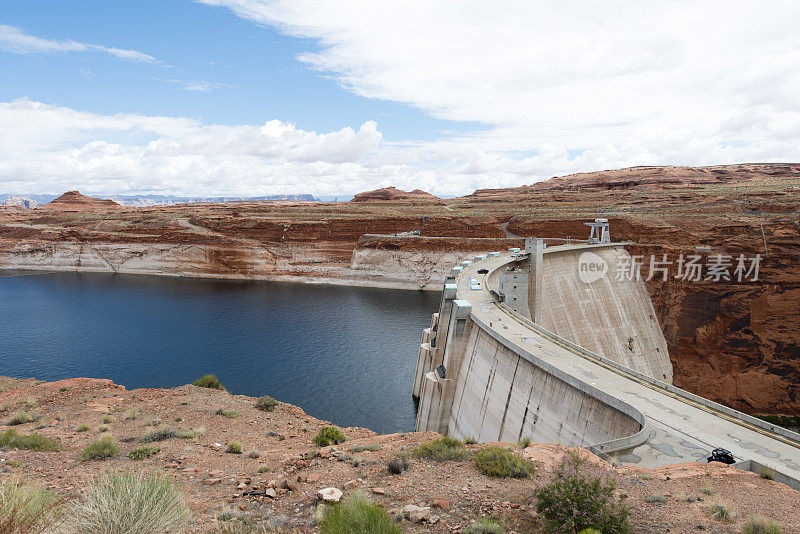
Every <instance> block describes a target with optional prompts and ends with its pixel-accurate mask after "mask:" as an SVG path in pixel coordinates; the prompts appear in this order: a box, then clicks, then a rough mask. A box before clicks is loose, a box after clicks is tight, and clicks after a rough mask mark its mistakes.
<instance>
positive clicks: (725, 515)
mask: <svg viewBox="0 0 800 534" xmlns="http://www.w3.org/2000/svg"><path fill="white" fill-rule="evenodd" d="M706 509H707V510H708V513H709V514H711V517H713V518H714V519H716V520H717V521H725V522H728V521H732V520H733V518H734V517H736V512H735V511H734V510H733V508H731V507H730V506H728V505H727V504H725V503H721V502H714V503H711V504H709V505H708V506H707V507H706Z"/></svg>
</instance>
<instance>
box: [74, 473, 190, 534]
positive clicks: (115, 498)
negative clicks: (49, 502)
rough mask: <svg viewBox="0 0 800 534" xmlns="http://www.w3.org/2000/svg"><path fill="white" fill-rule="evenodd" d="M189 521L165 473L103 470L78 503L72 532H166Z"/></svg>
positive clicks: (180, 496)
mask: <svg viewBox="0 0 800 534" xmlns="http://www.w3.org/2000/svg"><path fill="white" fill-rule="evenodd" d="M188 522H189V507H188V505H187V504H186V500H185V499H184V496H183V494H182V493H181V491H180V489H179V488H178V487H177V486H176V485H175V483H174V482H173V481H172V480H171V479H170V478H168V477H166V476H163V475H160V474H157V473H147V472H130V473H114V472H111V473H107V474H105V475H103V476H101V477H100V478H99V479H98V480H97V482H95V484H94V485H93V486H92V488H91V490H90V491H89V494H88V495H87V496H86V498H85V499H84V500H83V501H82V502H81V503H80V504H79V505H78V507H77V510H76V513H75V517H74V519H73V520H72V527H73V530H72V532H76V533H78V534H95V533H109V534H116V533H123V532H136V533H137V534H168V533H173V532H182V531H184V530H185V529H186V526H187V524H188Z"/></svg>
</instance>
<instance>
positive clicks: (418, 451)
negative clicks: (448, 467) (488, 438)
mask: <svg viewBox="0 0 800 534" xmlns="http://www.w3.org/2000/svg"><path fill="white" fill-rule="evenodd" d="M411 454H413V455H414V456H416V457H417V458H427V459H429V460H436V461H437V462H444V461H447V460H463V459H464V458H466V456H467V452H466V451H465V450H464V444H463V443H462V442H460V441H459V440H457V439H453V438H451V437H450V436H442V437H441V438H439V439H435V440H433V441H429V442H427V443H422V444H420V445H417V446H416V447H414V448H413V449H411Z"/></svg>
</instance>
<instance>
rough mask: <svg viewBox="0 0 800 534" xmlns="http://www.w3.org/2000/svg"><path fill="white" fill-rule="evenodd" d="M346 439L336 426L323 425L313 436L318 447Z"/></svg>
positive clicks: (335, 443) (336, 443)
mask: <svg viewBox="0 0 800 534" xmlns="http://www.w3.org/2000/svg"><path fill="white" fill-rule="evenodd" d="M345 441H347V437H346V436H345V435H344V433H343V432H342V431H341V430H339V429H338V428H336V427H332V426H323V427H322V428H320V429H319V432H318V433H317V435H316V436H315V437H314V443H316V444H317V445H318V446H320V447H327V446H328V445H338V444H339V443H343V442H345Z"/></svg>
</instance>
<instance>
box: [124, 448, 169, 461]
mask: <svg viewBox="0 0 800 534" xmlns="http://www.w3.org/2000/svg"><path fill="white" fill-rule="evenodd" d="M160 451H161V448H160V447H147V446H143V447H139V448H137V449H133V450H132V451H131V452H129V453H128V458H130V459H131V460H144V459H145V458H150V457H151V456H155V455H156V454H158V453H159V452H160Z"/></svg>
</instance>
